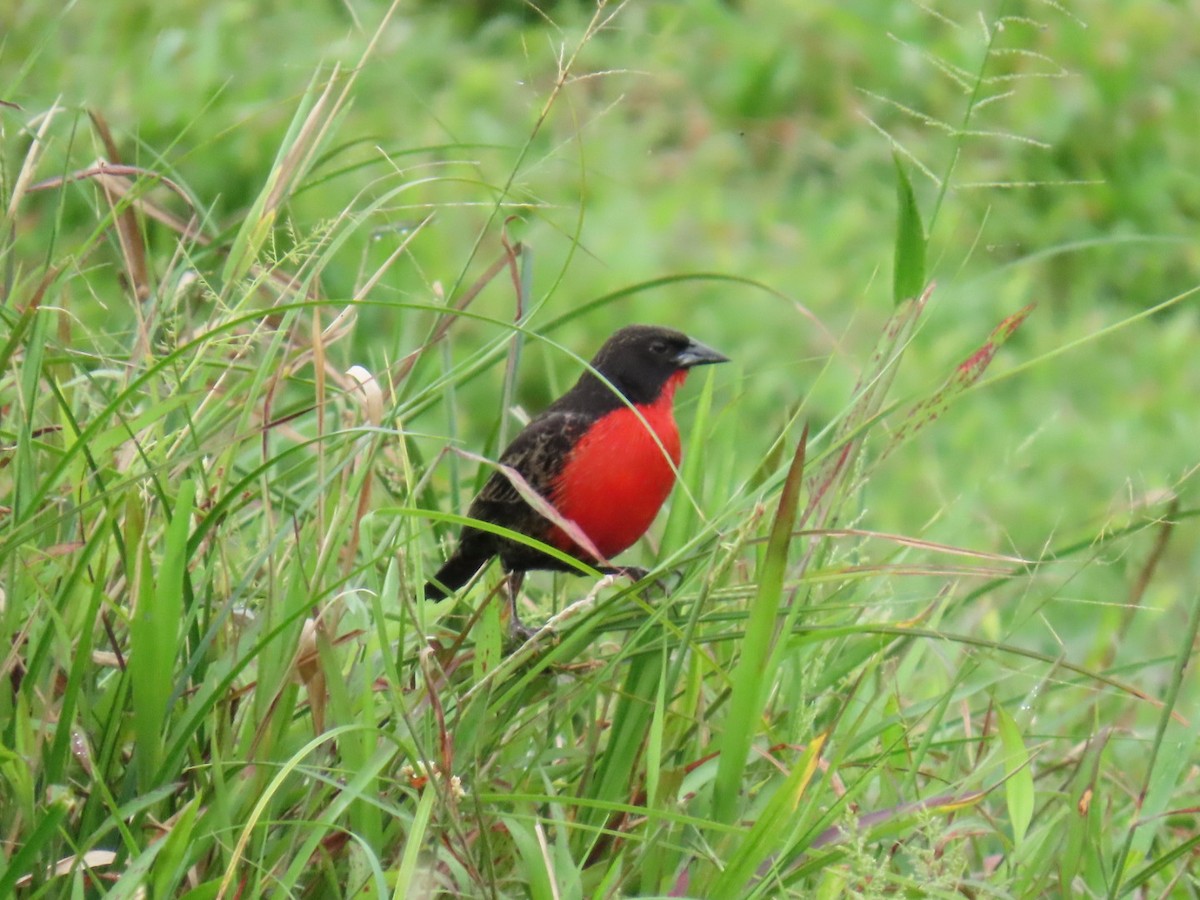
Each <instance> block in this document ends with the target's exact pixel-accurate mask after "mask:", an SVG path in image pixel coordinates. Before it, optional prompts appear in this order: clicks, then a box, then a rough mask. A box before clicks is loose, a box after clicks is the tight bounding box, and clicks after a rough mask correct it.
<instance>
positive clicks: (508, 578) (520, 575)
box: [504, 572, 538, 643]
mask: <svg viewBox="0 0 1200 900" xmlns="http://www.w3.org/2000/svg"><path fill="white" fill-rule="evenodd" d="M524 581H525V573H524V572H509V573H508V574H507V575H505V576H504V585H505V590H506V591H507V592H508V634H509V637H511V638H512V639H513V640H516V641H521V642H522V643H524V642H525V641H527V640H529V639H530V638H531V637H533V636H534V635H535V634H537V631H538V630H537V629H536V628H530V627H529V626H528V625H526V624H525V623H524V622H522V621H521V617H520V615H518V614H517V595H518V594H519V593H520V592H521V584H522V583H523V582H524Z"/></svg>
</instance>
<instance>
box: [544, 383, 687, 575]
mask: <svg viewBox="0 0 1200 900" xmlns="http://www.w3.org/2000/svg"><path fill="white" fill-rule="evenodd" d="M685 378H687V371H686V370H683V371H679V372H676V373H675V374H674V375H672V376H671V377H670V379H669V380H668V381H667V383H666V384H665V385H664V386H663V389H662V392H661V393H660V394H659V395H658V397H657V399H655V400H654V401H652V402H651V403H646V404H641V405H638V406H636V407H634V408H636V409H637V413H635V412H634V411H633V409H631V408H630V407H628V406H621V407H620V408H618V409H615V410H613V411H612V412H610V413H608V414H607V415H605V416H603V417H601V418H600V419H598V420H597V421H596V423H595V424H594V425H593V426H592V427H591V428H589V429H588V431H587V433H586V434H585V435H584V436H583V437H582V438H580V440H579V443H577V444H576V445H575V447H574V449H572V450H571V453H570V455H569V456H568V457H567V460H566V462H565V463H564V465H563V468H562V471H561V472H560V473H559V476H558V478H557V480H556V481H555V483H554V489H553V491H552V492H551V496H550V500H551V502H552V503H553V504H554V507H555V508H556V509H557V510H558V511H559V512H560V513H561V514H562V516H563V517H564V518H566V519H570V520H572V521H573V522H575V524H576V525H578V526H579V527H580V529H582V530H583V533H584V534H586V535H587V536H588V537H589V538H591V541H592V543H593V544H595V545H596V549H597V550H599V551H600V552H601V554H603V555H604V557H605V558H606V559H611V558H612V557H614V556H616V555H617V554H618V553H620V552H621V551H622V550H625V549H626V548H628V547H629V546H630V545H632V544H633V543H634V542H635V541H636V540H637V539H638V538H640V537H641V536H642V535H643V534H645V533H646V529H648V528H649V527H650V524H651V523H652V522H653V521H654V517H655V516H656V515H658V511H659V509H660V508H661V507H662V505H663V501H664V500H666V499H667V495H668V494H670V493H671V488H672V487H673V486H674V484H675V469H676V468H677V467H678V466H679V458H680V457H679V428H678V426H676V424H675V414H674V409H673V401H674V397H675V391H676V389H677V388H678V387H679V385H681V384H683V381H684V379H685ZM664 451H665V452H664ZM546 542H547V543H549V544H553V545H554V546H556V547H558V548H559V549H561V550H564V551H566V552H569V553H570V552H574V553H579V550H578V548H577V547H575V545H574V542H573V541H571V539H570V538H569V537H567V536H566V534H564V533H563V531H562V530H561V529H560V528H557V527H554V528H552V529H551V532H550V535H549V536H548V537H547V539H546ZM580 555H584V554H580Z"/></svg>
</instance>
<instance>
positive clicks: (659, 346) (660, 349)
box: [650, 341, 667, 356]
mask: <svg viewBox="0 0 1200 900" xmlns="http://www.w3.org/2000/svg"><path fill="white" fill-rule="evenodd" d="M650 352H651V353H654V354H656V355H658V356H662V355H663V354H664V353H666V352H667V342H666V341H655V342H654V343H653V344H651V345H650Z"/></svg>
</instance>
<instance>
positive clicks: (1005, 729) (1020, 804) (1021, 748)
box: [996, 706, 1033, 846]
mask: <svg viewBox="0 0 1200 900" xmlns="http://www.w3.org/2000/svg"><path fill="white" fill-rule="evenodd" d="M996 713H997V720H998V724H999V729H1000V744H1001V746H1002V747H1003V748H1004V774H1005V776H1006V777H1005V781H1004V797H1005V800H1006V801H1007V803H1008V818H1009V820H1010V821H1011V822H1012V830H1013V843H1014V844H1016V845H1017V846H1020V844H1021V841H1022V840H1023V839H1024V838H1025V832H1026V830H1028V828H1029V823H1030V822H1031V821H1032V820H1033V772H1032V770H1031V769H1030V767H1029V751H1028V750H1026V749H1025V741H1024V740H1023V739H1022V737H1021V729H1020V728H1019V727H1018V726H1017V723H1016V721H1015V720H1014V719H1013V717H1012V716H1010V715H1009V714H1008V712H1007V710H1005V709H1004V707H1003V706H997V707H996Z"/></svg>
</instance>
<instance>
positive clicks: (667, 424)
mask: <svg viewBox="0 0 1200 900" xmlns="http://www.w3.org/2000/svg"><path fill="white" fill-rule="evenodd" d="M722 362H728V357H726V356H724V355H723V354H721V353H718V352H717V351H716V350H714V349H712V348H711V347H709V346H707V345H705V344H702V343H701V342H700V341H697V340H694V339H693V338H690V337H688V336H687V335H686V334H684V333H683V332H680V331H676V330H674V329H671V328H663V327H658V326H653V325H628V326H626V327H624V328H621V329H620V330H619V331H617V332H616V333H615V334H613V335H612V337H610V338H609V339H608V340H607V341H605V343H604V344H603V346H601V347H600V349H599V351H598V352H597V353H596V355H595V356H594V357H593V358H592V361H591V364H590V365H589V366H588V367H587V368H586V369H585V370H584V372H583V374H581V375H580V376H579V380H578V381H576V382H575V384H574V386H572V387H571V388H570V389H569V390H568V391H567V392H566V393H565V394H563V395H562V396H561V397H559V398H558V399H557V400H555V401H554V402H553V403H551V404H550V405H549V406H548V407H546V409H545V410H544V411H543V412H541V413H540V414H539V415H537V416H536V417H534V418H533V419H532V420H531V421H530V422H529V424H528V425H526V426H525V428H524V429H522V431H521V432H520V433H519V434H518V435H517V436H516V437H515V438H514V439H513V441H512V443H510V444H509V445H508V447H507V448H506V449H505V450H504V452H503V453H502V454H500V459H499V466H498V467H497V469H496V471H494V472H493V473H492V474H491V476H490V477H489V478H488V479H487V481H486V482H485V483H484V485H483V488H482V489H481V490H480V491H479V494H478V496H476V497H475V499H474V500H473V501H472V502H471V505H470V507H469V508H468V510H467V517H468V518H470V519H474V520H477V521H480V522H487V523H490V524H493V525H498V526H501V527H503V528H506V529H508V530H510V531H515V532H518V533H520V534H523V535H527V536H529V537H531V538H535V539H536V540H538V541H540V542H542V543H544V544H547V545H549V546H551V547H554V548H556V549H557V550H560V551H562V552H563V553H565V554H567V555H568V556H570V557H572V558H573V559H576V560H579V561H581V562H584V563H587V564H588V565H589V566H592V567H593V568H595V569H596V570H598V571H599V572H600V573H601V574H605V575H623V576H626V577H630V578H632V579H634V580H639V579H640V578H642V577H644V576H645V575H646V571H645V570H644V569H638V568H634V567H629V566H617V565H613V564H612V563H611V562H610V560H611V559H612V558H613V557H615V556H617V555H618V554H620V553H621V552H622V551H624V550H626V549H628V548H629V547H630V546H632V545H633V544H634V542H636V541H637V540H638V538H640V537H641V536H642V535H643V534H645V533H646V531H647V529H649V527H650V525H651V523H652V522H653V521H654V518H655V516H656V515H657V514H658V511H659V509H660V508H661V507H662V505H663V502H664V501H665V500H666V499H667V496H668V495H669V494H670V492H671V488H672V487H673V486H674V483H675V473H676V471H677V469H678V467H679V460H680V455H681V448H680V439H679V428H678V426H677V425H676V424H675V414H674V398H675V392H676V391H677V390H678V389H679V387H680V386H681V385H682V384H683V383H684V381H685V379H686V378H687V374H688V372H689V371H690V370H691V369H692V368H694V367H695V366H703V365H711V364H714V363H722ZM506 470H512V471H515V472H516V474H518V475H519V476H520V477H521V479H523V480H524V482H525V485H526V486H527V487H528V488H529V489H532V491H533V492H534V493H535V494H536V495H537V496H538V497H539V498H541V499H543V500H544V501H546V502H547V503H549V504H550V505H551V506H552V507H553V509H554V511H555V512H556V513H557V515H558V517H559V518H560V519H562V520H566V521H569V522H571V523H573V524H574V525H575V526H576V528H577V529H578V530H579V531H580V532H582V533H583V535H584V536H586V537H587V539H588V541H589V542H590V543H591V545H592V546H591V548H590V549H585V548H584V547H582V546H580V544H579V543H578V542H577V541H576V540H574V539H573V538H572V537H571V536H570V535H569V534H568V533H567V531H566V530H564V529H563V528H562V527H560V525H559V524H557V523H556V522H554V521H552V520H551V519H550V518H548V517H547V516H546V515H544V514H543V513H541V512H539V511H538V510H537V509H535V506H534V505H533V504H531V503H530V502H529V501H527V500H526V499H525V497H523V496H522V494H521V492H520V491H519V490H518V489H517V487H516V486H515V485H514V483H513V481H514V480H513V479H512V478H510V477H509V476H508V474H506ZM593 550H594V551H596V552H592V551H593ZM597 553H598V554H599V556H598V557H597V555H596V554H597ZM493 557H499V558H500V566H501V569H502V570H503V571H504V573H505V580H506V582H507V588H508V600H509V613H510V618H509V629H510V632H512V633H514V634H516V635H518V636H528V635H529V634H531V633H532V632H531V630H530V629H527V628H525V626H524V625H522V623H521V621H520V618H519V617H518V615H517V611H516V595H517V592H518V591H519V590H520V586H521V583H522V581H523V579H524V576H525V573H526V572H528V571H531V570H550V571H565V572H576V574H578V570H577V569H576V568H575V567H573V566H572V565H571V564H570V563H568V562H565V561H563V560H561V559H558V558H556V557H553V556H550V555H548V554H546V553H545V552H543V551H541V550H538V549H537V548H535V547H531V546H529V545H528V544H524V543H521V542H519V541H515V540H513V539H511V538H507V537H504V536H501V535H497V534H495V533H493V532H490V531H485V530H482V529H480V528H476V527H473V526H471V525H467V526H464V527H463V529H462V532H461V534H460V535H459V538H458V543H457V546H456V547H455V549H454V551H453V552H452V553H451V554H450V557H449V558H448V559H447V560H446V562H445V563H444V564H443V565H442V566H441V568H439V569H438V570H437V572H436V574H435V575H434V576H433V578H432V579H430V580H429V581H428V582H427V583H426V585H425V599H426V600H431V601H436V600H441V599H443V598H445V597H447V596H449V595H450V594H451V593H454V592H455V591H457V590H459V589H460V588H462V587H463V585H465V584H467V582H469V581H470V580H471V579H472V578H474V577H475V575H476V574H477V573H478V572H479V571H480V569H482V568H483V567H484V566H485V565H486V564H487V563H488V562H490V561H491V559H492V558H493Z"/></svg>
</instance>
